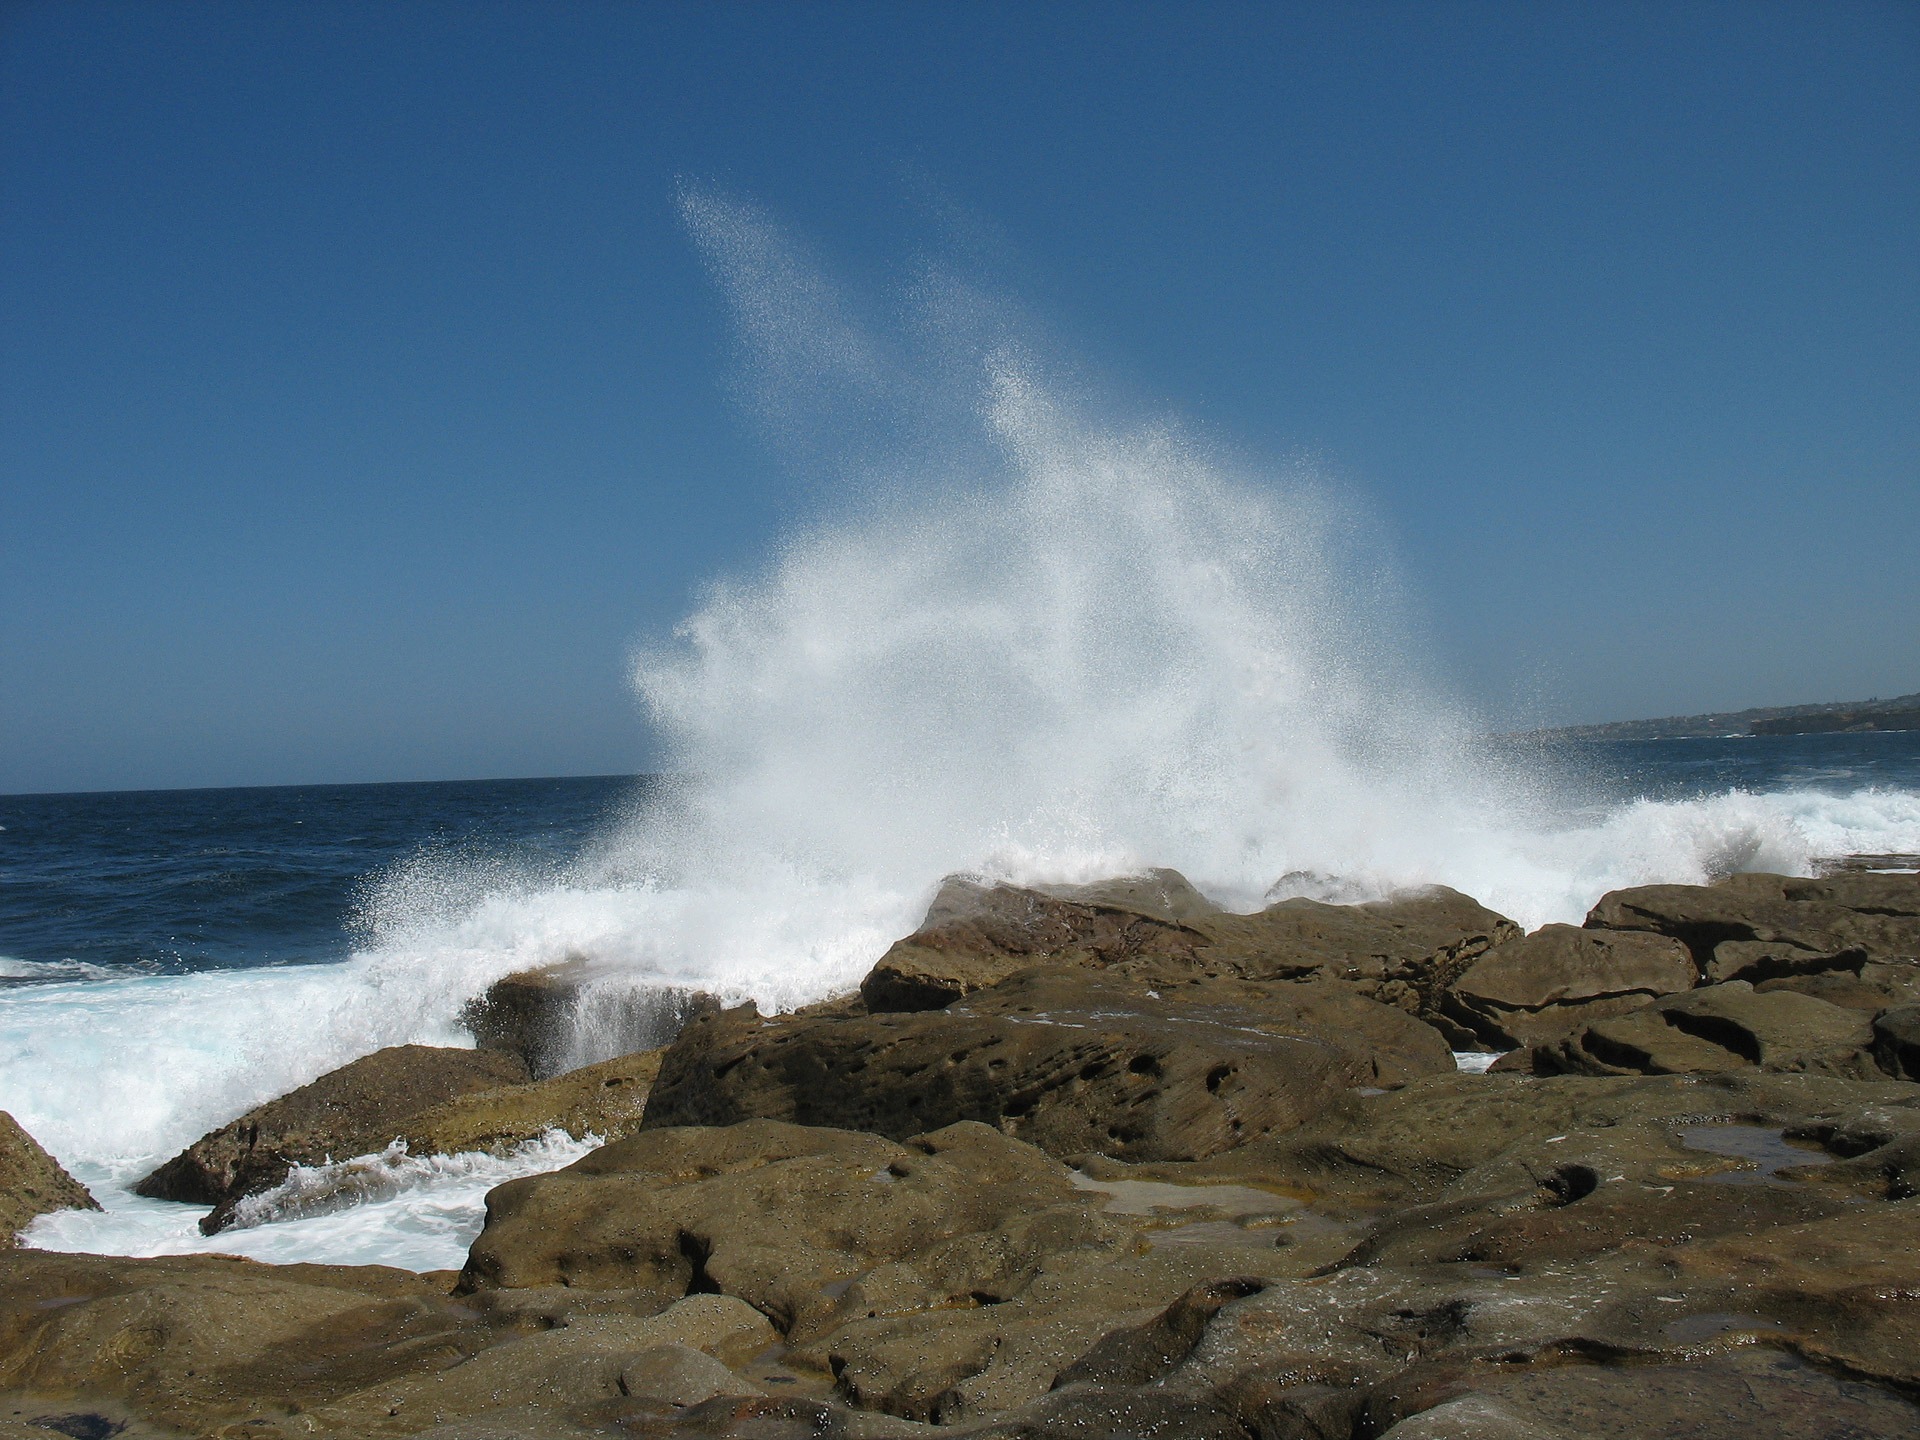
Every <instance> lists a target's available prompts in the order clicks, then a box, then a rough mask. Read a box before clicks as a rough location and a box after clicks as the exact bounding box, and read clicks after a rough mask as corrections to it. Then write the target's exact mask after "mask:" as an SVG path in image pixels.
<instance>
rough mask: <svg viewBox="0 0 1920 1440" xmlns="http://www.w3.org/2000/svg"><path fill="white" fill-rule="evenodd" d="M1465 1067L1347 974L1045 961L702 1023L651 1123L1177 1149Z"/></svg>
mask: <svg viewBox="0 0 1920 1440" xmlns="http://www.w3.org/2000/svg"><path fill="white" fill-rule="evenodd" d="M1452 1068H1453V1062H1452V1058H1451V1055H1450V1053H1449V1052H1448V1050H1447V1047H1446V1044H1445V1042H1444V1041H1442V1040H1441V1039H1440V1037H1439V1036H1438V1034H1437V1033H1435V1032H1434V1031H1433V1030H1432V1029H1431V1028H1430V1027H1428V1026H1426V1025H1423V1024H1421V1023H1420V1022H1418V1021H1416V1020H1413V1019H1411V1018H1410V1017H1408V1016H1406V1015H1405V1014H1403V1013H1402V1012H1400V1011H1398V1010H1395V1009H1392V1008H1390V1007H1388V1006H1384V1005H1379V1004H1376V1003H1374V1002H1372V1001H1370V1000H1367V999H1365V998H1364V997H1362V996H1359V995H1356V994H1353V993H1352V992H1350V991H1348V990H1345V989H1343V988H1341V987H1339V986H1337V985H1330V984H1311V983H1308V984H1282V985H1264V986H1263V985H1255V984H1249V983H1246V982H1242V981H1235V980H1211V981H1199V980H1195V981H1190V982H1186V983H1178V982H1176V983H1171V984H1167V985H1166V986H1165V988H1163V989H1160V990H1153V989H1149V988H1146V987H1145V986H1143V985H1140V984H1137V983H1129V982H1128V981H1126V980H1125V979H1124V978H1122V977H1118V976H1113V975H1106V974H1101V973H1097V972H1088V971H1082V970H1033V971H1027V972H1023V973H1021V974H1019V975H1016V976H1014V977H1012V978H1011V979H1008V980H1004V981H1002V982H1000V983H998V984H996V985H993V986H991V987H988V988H987V989H984V990H980V991H976V992H974V993H973V994H972V995H970V996H968V997H967V998H966V999H965V1000H962V1001H959V1002H956V1003H955V1004H953V1005H951V1006H949V1007H948V1008H946V1009H944V1010H935V1011H916V1012H911V1013H906V1014H881V1015H849V1014H843V1015H837V1016H792V1017H781V1018H775V1019H763V1018H761V1017H760V1016H759V1015H758V1014H757V1013H756V1012H755V1011H753V1009H752V1008H751V1007H743V1008H741V1009H739V1010H734V1011H729V1012H726V1013H724V1014H717V1015H708V1016H704V1017H701V1018H700V1019H698V1020H696V1021H695V1022H693V1023H692V1024H690V1025H689V1026H688V1027H687V1029H686V1030H685V1031H684V1032H683V1033H682V1034H681V1037H680V1039H679V1040H677V1041H676V1042H675V1043H674V1045H673V1046H672V1047H671V1048H670V1049H669V1051H668V1052H667V1057H666V1059H665V1061H664V1062H663V1064H662V1067H661V1072H660V1078H659V1080H658V1081H657V1082H656V1084H655V1086H654V1090H653V1093H652V1096H651V1098H650V1099H649V1101H648V1105H647V1116H646V1120H645V1125H646V1126H647V1128H649V1129H652V1128H654V1127H657V1126H661V1125H687V1124H704V1125H714V1124H722V1125H724V1124H731V1123H734V1122H735V1121H738V1120H741V1119H745V1118H749V1117H757V1118H769V1119H780V1120H787V1121H792V1122H794V1123H798V1124H814V1125H821V1124H829V1123H831V1124H836V1125H844V1126H849V1127H852V1128H857V1129H863V1130H871V1131H873V1132H875V1133H876V1134H881V1135H888V1136H891V1137H893V1138H896V1139H899V1138H904V1137H906V1136H908V1135H912V1134H916V1133H919V1132H921V1131H924V1130H926V1129H928V1128H932V1127H938V1126H942V1125H947V1124H951V1123H953V1122H955V1121H959V1120H978V1121H981V1122H984V1123H987V1124H992V1125H997V1126H998V1127H1000V1128H1001V1129H1003V1130H1005V1131H1006V1132H1007V1133H1008V1134H1011V1135H1015V1136H1017V1137H1019V1138H1021V1139H1023V1140H1027V1141H1030V1142H1031V1143H1033V1144H1035V1145H1038V1146H1040V1147H1041V1148H1042V1149H1044V1150H1046V1151H1048V1152H1049V1153H1051V1154H1054V1155H1060V1156H1072V1155H1079V1154H1084V1153H1087V1152H1089V1151H1092V1152H1098V1153H1101V1154H1106V1155H1113V1156H1118V1157H1122V1158H1126V1159H1130V1160H1141V1159H1158V1160H1179V1159H1192V1158H1196V1157H1198V1156H1203V1155H1209V1154H1214V1153H1217V1152H1218V1151H1221V1150H1225V1149H1228V1148H1231V1147H1232V1146H1234V1145H1237V1144H1241V1143H1243V1142H1245V1141H1246V1140H1248V1139H1251V1138H1253V1137H1254V1136H1256V1135H1261V1134H1266V1133H1269V1132H1272V1131H1276V1130H1289V1129H1292V1128H1294V1127H1295V1126H1297V1125H1299V1124H1301V1123H1303V1122H1304V1121H1305V1120H1307V1119H1309V1118H1311V1117H1312V1116H1313V1115H1314V1114H1316V1113H1318V1111H1319V1110H1321V1109H1322V1108H1324V1107H1325V1106H1326V1105H1327V1104H1329V1103H1330V1102H1331V1101H1332V1100H1333V1099H1334V1098H1335V1097H1336V1096H1338V1095H1340V1094H1342V1093H1344V1092H1345V1091H1346V1090H1348V1089H1349V1088H1351V1087H1353V1086H1355V1085H1367V1086H1383V1087H1384V1086H1392V1085H1397V1084H1403V1083H1405V1082H1406V1081H1407V1080H1408V1079H1410V1078H1412V1077H1413V1076H1416V1075H1420V1074H1441V1073H1447V1072H1450V1071H1451V1070H1452Z"/></svg>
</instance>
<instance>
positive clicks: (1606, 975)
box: [1441, 925, 1725, 1050]
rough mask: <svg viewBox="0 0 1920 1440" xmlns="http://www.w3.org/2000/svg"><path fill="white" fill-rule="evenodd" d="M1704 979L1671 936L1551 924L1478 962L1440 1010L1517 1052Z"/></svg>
mask: <svg viewBox="0 0 1920 1440" xmlns="http://www.w3.org/2000/svg"><path fill="white" fill-rule="evenodd" d="M1722 948H1723V949H1724V948H1725V947H1724V946H1723V947H1722ZM1698 978H1699V977H1698V975H1697V973H1696V970H1695V967H1694V963H1693V957H1692V955H1691V954H1690V953H1689V952H1688V950H1687V948H1686V947H1685V946H1684V945H1682V944H1681V943H1680V942H1679V941H1678V940H1675V939H1672V938H1670V937H1668V936H1664V935H1654V934H1647V933H1637V932H1632V931H1619V932H1615V931H1605V930H1582V929H1577V928H1575V927H1574V926H1571V925H1547V926H1543V927H1542V928H1540V929H1539V930H1536V931H1534V932H1533V933H1532V934H1531V935H1527V936H1524V937H1522V938H1520V939H1516V940H1508V941H1506V942H1504V943H1502V944H1500V945H1497V946H1495V947H1494V948H1493V949H1492V950H1489V951H1488V952H1487V953H1486V954H1485V955H1483V956H1482V957H1480V958H1479V959H1478V960H1475V961H1474V962H1473V964H1472V965H1470V966H1469V967H1468V968H1467V969H1466V970H1465V971H1463V972H1462V973H1461V974H1460V976H1459V978H1457V979H1456V980H1454V981H1453V983H1452V984H1451V985H1449V986H1448V987H1447V988H1446V990H1445V991H1444V994H1443V998H1442V1000H1441V1010H1442V1013H1444V1014H1445V1015H1446V1016H1447V1017H1448V1018H1450V1019H1452V1020H1454V1021H1456V1022H1457V1023H1458V1024H1460V1025H1461V1026H1463V1027H1464V1028H1465V1029H1467V1030H1468V1031H1470V1032H1471V1033H1472V1035H1473V1037H1474V1038H1475V1039H1476V1040H1477V1041H1479V1042H1480V1043H1481V1044H1483V1045H1486V1046H1489V1047H1491V1048H1493V1049H1498V1050H1511V1049H1514V1048H1516V1047H1519V1046H1524V1045H1533V1044H1539V1043H1542V1042H1545V1041H1549V1040H1557V1039H1559V1038H1561V1037H1563V1036H1565V1035H1567V1034H1568V1033H1570V1032H1571V1031H1573V1030H1576V1029H1578V1028H1579V1027H1580V1026H1581V1025H1583V1024H1587V1023H1589V1022H1591V1021H1595V1020H1600V1019H1604V1018H1606V1017H1608V1016H1612V1015H1623V1014H1626V1013H1627V1012H1629V1011H1632V1010H1637V1009H1639V1008H1640V1007H1641V1006H1643V1005H1645V1004H1647V1003H1648V1002H1649V1001H1651V1000H1656V999H1659V998H1661V997H1662V996H1666V995H1672V994H1675V993H1677V992H1680V991H1684V990H1688V989H1691V988H1692V987H1693V985H1694V983H1695V982H1696V980H1697V979H1698Z"/></svg>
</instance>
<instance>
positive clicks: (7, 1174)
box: [0, 1110, 100, 1250]
mask: <svg viewBox="0 0 1920 1440" xmlns="http://www.w3.org/2000/svg"><path fill="white" fill-rule="evenodd" d="M99 1208H100V1206H99V1205H98V1204H97V1203H96V1202H95V1200H94V1198H93V1196H92V1195H90V1194H88V1193H87V1187H86V1186H84V1185H82V1184H81V1183H80V1182H79V1181H78V1180H75V1179H74V1178H73V1177H72V1176H71V1175H69V1174H67V1172H66V1171H65V1170H63V1169H61V1168H60V1162H59V1161H58V1160H55V1159H54V1158H53V1157H52V1156H51V1155H49V1154H48V1153H47V1152H46V1151H45V1150H42V1149H41V1148H40V1144H39V1142H38V1141H36V1140H35V1139H34V1138H33V1136H31V1135H29V1134H28V1133H27V1132H26V1131H25V1130H24V1129H22V1128H21V1127H20V1124H19V1122H18V1121H16V1120H15V1119H14V1118H13V1116H11V1115H9V1114H7V1112H6V1111H4V1110H0V1250H6V1249H10V1248H11V1247H12V1246H13V1243H14V1236H15V1235H16V1234H18V1233H19V1232H20V1231H21V1230H24V1229H25V1228H26V1227H27V1225H28V1224H29V1223H31V1222H32V1221H33V1220H34V1219H35V1218H36V1217H38V1216H41V1215H48V1214H51V1213H53V1212H54V1211H55V1210H98V1209H99Z"/></svg>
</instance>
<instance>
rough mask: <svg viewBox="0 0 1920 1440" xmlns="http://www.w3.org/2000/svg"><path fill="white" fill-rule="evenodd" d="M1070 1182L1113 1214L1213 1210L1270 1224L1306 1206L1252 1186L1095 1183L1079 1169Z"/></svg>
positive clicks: (1148, 1182) (1134, 1182) (1135, 1182)
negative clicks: (1102, 1201)
mask: <svg viewBox="0 0 1920 1440" xmlns="http://www.w3.org/2000/svg"><path fill="white" fill-rule="evenodd" d="M1072 1179H1073V1184H1074V1188H1076V1189H1079V1190H1093V1191H1097V1192H1098V1193H1100V1194H1102V1195H1105V1196H1106V1197H1107V1203H1106V1206H1105V1208H1106V1210H1107V1212H1108V1213H1109V1214H1112V1215H1146V1216H1151V1215H1153V1214H1154V1213H1155V1212H1157V1211H1165V1210H1214V1211H1218V1212H1220V1214H1221V1215H1223V1216H1224V1217H1225V1218H1227V1219H1230V1220H1234V1221H1238V1222H1239V1223H1241V1224H1246V1223H1248V1222H1249V1221H1252V1220H1254V1219H1256V1218H1269V1217H1270V1218H1271V1222H1272V1223H1278V1222H1279V1220H1280V1219H1282V1218H1283V1217H1285V1216H1287V1215H1289V1214H1291V1213H1292V1212H1294V1211H1296V1210H1298V1209H1300V1208H1301V1207H1302V1206H1303V1205H1304V1204H1305V1202H1304V1201H1302V1200H1299V1199H1296V1198H1295V1197H1293V1196H1291V1195H1276V1194H1275V1193H1274V1192H1273V1191H1271V1190H1256V1189H1254V1188H1253V1187H1252V1186H1251V1185H1175V1184H1172V1183H1171V1182H1169V1181H1164V1180H1096V1179H1094V1178H1093V1177H1092V1176H1091V1175H1086V1174H1082V1173H1081V1172H1080V1171H1078V1170H1075V1171H1074V1172H1073V1175H1072Z"/></svg>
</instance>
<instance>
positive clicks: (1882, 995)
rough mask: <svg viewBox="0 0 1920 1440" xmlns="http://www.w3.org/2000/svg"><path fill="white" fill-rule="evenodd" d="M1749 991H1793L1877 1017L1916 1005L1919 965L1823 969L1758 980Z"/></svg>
mask: <svg viewBox="0 0 1920 1440" xmlns="http://www.w3.org/2000/svg"><path fill="white" fill-rule="evenodd" d="M1753 988H1754V989H1756V990H1759V991H1761V992H1763V993H1764V992H1767V991H1772V990H1793V991H1796V992H1798V993H1799V994H1802V995H1811V996H1813V998H1814V999H1816V1000H1824V1001H1826V1002H1827V1003H1828V1004H1829V1005H1842V1006H1845V1007H1846V1008H1847V1009H1849V1010H1865V1011H1868V1012H1869V1013H1873V1014H1878V1013H1879V1012H1880V1011H1882V1010H1891V1009H1895V1008H1897V1007H1899V1006H1902V1005H1916V1004H1920V964H1915V963H1912V962H1908V961H1897V962H1883V961H1868V962H1867V963H1865V964H1864V965H1861V966H1860V967H1859V968H1858V969H1855V970H1823V971H1816V972H1814V973H1812V974H1795V975H1782V976H1778V977H1776V978H1775V979H1772V980H1760V981H1756V982H1755V983H1754V987H1753Z"/></svg>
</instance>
